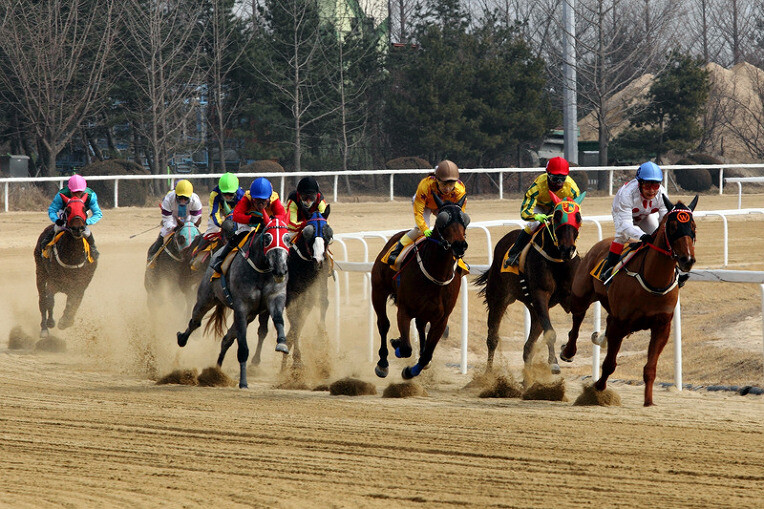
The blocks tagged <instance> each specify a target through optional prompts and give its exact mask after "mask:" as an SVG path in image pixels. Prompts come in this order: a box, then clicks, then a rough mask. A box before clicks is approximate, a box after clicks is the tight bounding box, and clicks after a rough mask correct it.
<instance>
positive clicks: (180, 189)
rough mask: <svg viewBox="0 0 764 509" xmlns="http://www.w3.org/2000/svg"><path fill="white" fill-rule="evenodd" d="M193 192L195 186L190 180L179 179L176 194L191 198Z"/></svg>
mask: <svg viewBox="0 0 764 509" xmlns="http://www.w3.org/2000/svg"><path fill="white" fill-rule="evenodd" d="M193 194H194V186H193V185H192V184H191V182H189V181H188V180H185V179H184V180H179V181H178V183H177V184H175V196H185V197H186V198H188V199H189V200H190V199H191V195H193Z"/></svg>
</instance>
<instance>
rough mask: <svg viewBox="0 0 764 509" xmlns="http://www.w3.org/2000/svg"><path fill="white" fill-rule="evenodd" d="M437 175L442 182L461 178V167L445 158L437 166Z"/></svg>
mask: <svg viewBox="0 0 764 509" xmlns="http://www.w3.org/2000/svg"><path fill="white" fill-rule="evenodd" d="M435 177H436V178H437V179H438V180H440V181H442V182H456V181H457V180H459V167H458V166H456V164H455V163H454V162H453V161H449V160H448V159H444V160H442V161H441V162H439V163H438V165H437V166H436V167H435Z"/></svg>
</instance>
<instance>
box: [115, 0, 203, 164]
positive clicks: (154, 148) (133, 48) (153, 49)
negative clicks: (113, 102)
mask: <svg viewBox="0 0 764 509" xmlns="http://www.w3.org/2000/svg"><path fill="white" fill-rule="evenodd" d="M124 9H125V23H124V29H125V37H124V40H123V43H124V47H123V48H122V49H123V52H124V54H125V55H126V56H125V58H123V59H122V66H123V68H124V71H125V73H126V75H127V76H129V78H130V80H131V82H132V84H133V86H134V87H135V89H136V90H137V91H138V94H136V95H137V97H138V99H137V100H136V104H133V105H130V110H131V111H130V114H131V117H132V118H133V119H134V122H133V125H132V127H133V129H134V130H135V131H136V132H137V133H138V134H139V135H140V136H141V137H142V138H143V139H145V140H146V142H147V144H148V148H147V156H148V158H149V165H150V167H151V170H152V173H154V174H159V173H161V172H163V170H164V169H165V168H166V167H167V161H168V158H169V155H170V154H171V153H173V152H175V151H176V150H177V149H179V148H181V147H182V146H184V145H185V144H186V143H187V140H184V139H183V136H181V134H182V133H184V132H185V129H186V128H187V126H186V124H187V122H188V121H189V119H190V118H191V117H192V114H194V113H195V110H194V107H193V106H194V105H195V104H198V103H199V99H200V96H202V95H203V94H205V92H206V91H205V90H203V87H201V84H203V83H205V80H206V73H207V69H204V68H203V67H202V65H201V63H202V43H203V39H204V34H205V32H206V30H207V27H206V26H205V25H204V24H203V23H202V19H203V17H202V5H201V3H200V2H194V1H184V2H146V1H144V0H126V2H125V4H124Z"/></svg>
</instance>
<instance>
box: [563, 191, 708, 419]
mask: <svg viewBox="0 0 764 509" xmlns="http://www.w3.org/2000/svg"><path fill="white" fill-rule="evenodd" d="M663 201H664V203H665V204H666V208H667V209H668V210H669V212H668V213H667V214H666V215H665V216H664V217H663V220H661V223H660V225H659V226H658V229H657V230H656V232H655V234H654V236H653V237H654V239H653V242H652V243H648V244H643V245H642V246H641V247H640V248H639V251H638V252H637V253H636V254H635V255H634V256H633V257H632V258H631V259H630V260H629V261H628V262H627V263H626V265H625V266H624V267H622V268H621V269H620V270H618V271H617V272H616V273H615V275H614V276H613V277H612V278H611V279H610V283H609V284H608V285H607V286H605V284H603V283H602V281H600V280H599V279H596V278H594V277H593V276H592V275H591V272H592V271H593V270H594V269H595V268H596V267H597V265H598V263H599V262H600V261H601V260H602V259H603V258H604V257H605V256H607V253H608V250H609V249H610V242H611V241H612V240H613V239H612V238H610V239H605V240H601V241H599V242H598V243H596V244H595V245H594V246H593V247H592V249H591V250H589V252H588V253H586V256H585V257H584V259H583V261H582V262H581V265H580V266H579V268H578V270H577V271H576V275H575V277H574V278H573V288H572V294H573V295H572V305H571V313H572V314H573V326H572V328H571V330H570V332H569V333H568V342H567V343H566V344H565V345H563V346H562V351H561V352H560V358H561V359H562V360H564V361H566V362H570V361H571V360H572V359H573V356H574V355H575V354H576V340H577V339H578V331H579V328H580V327H581V322H582V321H583V319H584V315H585V314H586V310H587V309H588V308H589V305H590V304H591V303H592V302H594V301H599V302H601V303H602V306H603V307H604V308H605V309H606V310H607V312H608V317H607V327H606V329H605V337H603V338H599V339H600V340H598V339H597V337H596V336H593V337H592V341H593V342H595V344H604V342H605V341H607V355H606V356H605V361H604V362H603V363H602V376H601V377H600V379H599V380H597V381H596V382H595V384H594V387H595V388H596V389H597V390H598V391H603V390H605V387H606V386H607V379H608V377H609V376H610V375H611V374H612V373H613V371H615V366H616V356H617V355H618V350H620V348H621V343H622V342H623V338H624V337H626V336H627V335H629V334H631V333H632V332H635V331H638V330H645V329H650V345H649V346H648V348H647V363H646V364H645V367H644V370H643V375H642V377H643V380H644V382H645V406H651V405H652V404H653V382H654V381H655V369H656V366H657V365H658V357H659V356H660V354H661V352H662V351H663V348H664V347H665V346H666V343H667V342H668V337H669V332H670V331H671V320H672V319H673V318H674V307H675V306H676V301H677V299H678V298H679V284H678V279H677V276H678V271H677V267H678V268H679V269H681V270H682V271H683V272H687V271H689V270H690V269H692V266H693V264H694V263H695V220H694V219H693V217H692V212H693V210H695V206H696V205H697V203H698V197H697V195H696V196H695V198H694V199H693V200H692V202H690V205H689V206H687V205H684V204H683V203H682V202H677V204H676V205H674V204H673V203H671V202H670V201H669V199H668V198H666V196H665V195H664V196H663ZM617 267H618V265H616V268H617Z"/></svg>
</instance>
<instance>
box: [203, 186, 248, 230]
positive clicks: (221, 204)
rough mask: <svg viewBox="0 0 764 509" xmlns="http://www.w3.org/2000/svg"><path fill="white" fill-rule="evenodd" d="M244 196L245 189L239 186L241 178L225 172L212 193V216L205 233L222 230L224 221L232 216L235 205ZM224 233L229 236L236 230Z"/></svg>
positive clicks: (210, 203) (210, 204)
mask: <svg viewBox="0 0 764 509" xmlns="http://www.w3.org/2000/svg"><path fill="white" fill-rule="evenodd" d="M243 196H244V190H243V189H242V188H241V187H240V186H239V178H238V177H237V176H236V175H234V174H233V173H224V174H223V175H222V176H221V177H220V180H219V181H218V185H217V186H215V188H214V189H213V190H212V192H211V193H210V202H209V207H210V217H209V220H208V221H207V231H206V232H205V235H206V234H209V233H217V232H219V231H220V229H221V228H222V226H223V222H224V221H225V220H226V219H230V218H231V217H232V215H233V209H234V207H236V204H237V203H239V200H241V198H242V197H243ZM224 233H225V235H226V236H228V235H230V234H233V233H234V232H233V231H230V232H224Z"/></svg>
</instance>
